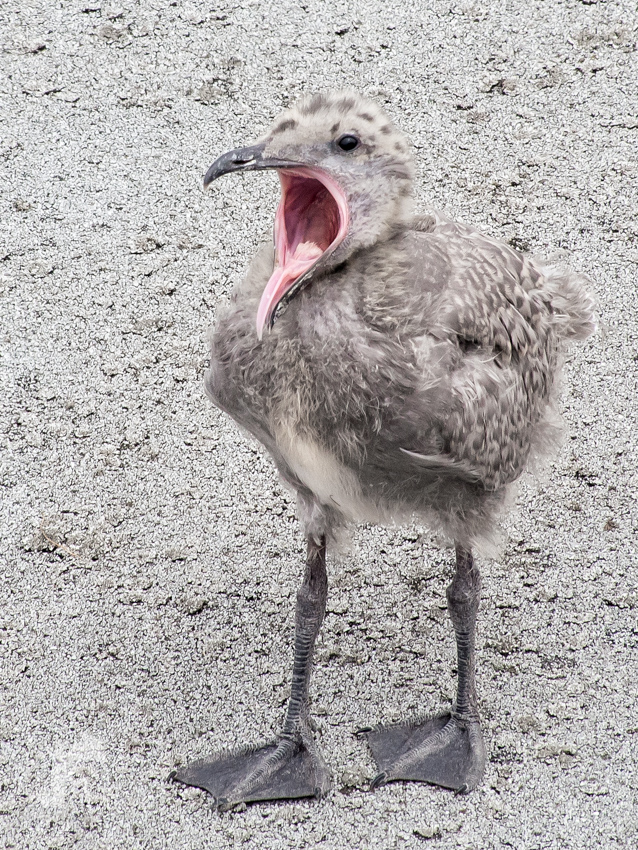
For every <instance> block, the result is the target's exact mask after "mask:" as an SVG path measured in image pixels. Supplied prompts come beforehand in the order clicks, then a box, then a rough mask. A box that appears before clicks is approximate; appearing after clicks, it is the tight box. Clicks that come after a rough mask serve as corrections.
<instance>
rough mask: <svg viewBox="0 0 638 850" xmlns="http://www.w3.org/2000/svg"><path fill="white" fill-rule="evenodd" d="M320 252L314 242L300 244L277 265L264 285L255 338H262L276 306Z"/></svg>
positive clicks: (312, 263)
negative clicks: (289, 255) (281, 263)
mask: <svg viewBox="0 0 638 850" xmlns="http://www.w3.org/2000/svg"><path fill="white" fill-rule="evenodd" d="M322 253H323V252H322V250H321V248H320V247H319V246H318V245H315V243H314V242H302V243H301V244H299V245H297V247H296V249H295V253H294V254H293V255H292V256H291V257H288V258H286V261H285V262H284V263H283V265H280V266H279V265H278V266H277V267H276V268H275V270H274V272H273V273H272V275H271V276H270V280H269V281H268V283H267V284H266V288H265V289H264V291H263V293H262V296H261V301H260V302H259V307H258V309H257V322H256V325H257V336H258V337H259V339H261V338H262V336H263V333H264V328H265V327H266V325H268V324H270V321H271V319H272V316H273V313H274V312H275V310H276V309H277V304H279V302H280V301H281V299H282V298H283V297H284V295H285V294H286V292H287V291H288V290H289V289H290V287H291V286H292V284H293V283H294V282H295V281H296V280H297V279H298V278H300V277H301V275H302V274H304V273H305V272H307V271H308V269H309V268H311V266H313V265H314V263H315V262H316V261H317V259H318V258H319V257H320V256H321V254H322Z"/></svg>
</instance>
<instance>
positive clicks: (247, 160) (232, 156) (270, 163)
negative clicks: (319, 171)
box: [204, 142, 299, 189]
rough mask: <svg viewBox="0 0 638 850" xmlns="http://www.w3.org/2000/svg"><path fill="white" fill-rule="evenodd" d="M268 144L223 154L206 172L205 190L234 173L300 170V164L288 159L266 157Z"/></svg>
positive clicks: (263, 143)
mask: <svg viewBox="0 0 638 850" xmlns="http://www.w3.org/2000/svg"><path fill="white" fill-rule="evenodd" d="M265 147H266V142H260V143H259V144H257V145H251V146H250V147H247V148H236V149H235V150H233V151H228V153H225V154H222V156H220V157H219V159H216V160H215V162H214V163H213V164H212V165H211V167H210V168H209V169H208V171H207V172H206V176H205V177H204V189H207V188H208V186H210V184H211V183H212V182H213V180H217V178H218V177H221V176H222V175H223V174H230V173H231V172H233V171H257V170H258V169H261V168H298V167H299V163H298V162H291V161H290V160H287V159H277V157H265V156H264V149H265Z"/></svg>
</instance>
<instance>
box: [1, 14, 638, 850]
mask: <svg viewBox="0 0 638 850" xmlns="http://www.w3.org/2000/svg"><path fill="white" fill-rule="evenodd" d="M0 19H1V20H2V35H1V43H2V59H1V62H2V70H3V74H2V77H1V78H0V98H1V99H0V127H1V133H0V167H1V168H2V183H3V192H2V196H1V198H0V204H1V216H2V223H3V227H2V243H1V244H0V299H1V301H0V304H1V307H0V339H1V370H2V377H1V381H2V383H1V386H2V388H3V389H2V397H1V399H0V435H1V436H0V440H1V443H0V445H1V456H0V483H1V485H2V488H1V490H0V492H1V493H2V499H1V504H0V529H1V531H0V536H1V544H0V546H1V559H2V560H1V564H0V567H1V573H2V582H1V586H0V597H1V604H0V629H1V631H0V635H1V643H0V658H1V660H2V666H3V672H2V678H1V682H2V686H1V688H0V694H1V698H2V703H3V706H2V711H1V714H0V764H2V767H3V771H2V778H1V780H0V836H1V837H2V839H3V840H2V841H0V843H3V844H4V846H5V847H7V848H38V850H41V848H64V850H66V848H91V850H92V849H93V848H116V847H117V848H120V847H126V848H164V847H166V848H169V847H170V848H180V850H190V848H227V847H239V846H248V847H253V846H254V847H259V848H299V847H309V848H312V847H322V848H323V847H325V848H353V847H357V848H359V847H361V848H367V847H372V846H374V847H380V848H395V847H396V848H416V847H421V846H428V847H429V846H431V847H434V848H437V850H438V848H457V847H458V848H465V850H470V848H475V850H484V849H485V848H500V847H515V848H517V850H534V849H535V848H570V850H571V848H591V847H601V848H620V847H623V848H633V847H636V846H638V805H637V803H638V768H637V765H638V720H637V718H636V713H635V704H636V701H637V699H638V685H637V679H638V677H637V675H636V674H637V669H638V656H637V645H638V626H637V625H636V611H637V609H638V587H637V582H636V573H635V570H633V569H632V568H633V567H634V566H635V555H634V551H633V549H634V544H635V540H636V535H637V532H638V509H637V507H636V503H637V496H638V493H637V486H636V485H637V481H636V474H635V471H634V459H635V456H636V449H637V445H636V443H637V436H636V434H637V431H638V429H637V428H636V391H637V390H638V382H637V366H638V363H637V359H638V357H637V351H638V348H637V330H636V311H637V307H638V304H637V300H638V299H637V295H636V266H637V263H638V223H637V221H636V217H635V209H636V207H637V206H638V191H637V189H638V187H637V176H638V165H637V159H636V144H637V141H638V114H637V109H636V104H637V103H638V67H637V65H638V63H637V61H636V57H637V53H636V40H637V37H638V28H637V25H638V16H637V15H636V11H635V4H634V3H633V2H630V0H624V2H603V0H600V2H596V0H583V2H577V0H555V2H551V3H550V2H542V0H528V1H527V2H522V0H518V2H515V0H509V2H505V0H504V2H500V3H492V4H489V3H474V2H458V3H457V2H454V0H446V2H443V0H422V2H410V0H407V2H405V0H404V2H402V3H395V4H389V3H385V2H381V0H366V2H361V0H354V2H351V3H349V4H348V5H347V7H344V6H343V5H342V4H337V3H321V2H318V0H305V2H304V3H295V2H292V0H278V2H274V0H267V2H256V0H251V2H247V3H245V4H243V5H234V4H232V3H230V2H228V0H216V2H215V3H202V2H200V3H182V2H172V3H169V2H167V0H139V2H134V0H123V2H122V3H121V4H117V3H116V4H115V5H109V4H108V3H102V2H101V0H64V2H54V0H39V1H38V2H36V0H22V1H21V2H20V3H18V2H17V0H5V2H4V3H3V4H2V8H1V9H0ZM344 84H349V85H353V86H355V87H356V88H358V89H360V90H363V91H365V92H366V93H368V94H371V95H373V96H376V97H378V98H379V99H380V100H381V101H382V102H384V103H385V104H386V105H387V109H388V110H389V112H390V114H391V115H392V116H394V117H395V118H396V120H397V121H398V123H399V124H400V125H401V126H402V127H403V129H404V130H405V131H406V132H407V133H408V134H409V135H410V136H411V138H412V139H413V141H414V144H415V148H416V153H417V155H418V162H419V176H418V197H419V202H420V204H421V205H422V206H426V205H432V206H435V207H439V208H442V209H444V210H445V211H447V212H448V213H449V214H451V215H453V216H456V217H459V218H462V219H464V220H466V221H469V222H472V223H474V224H477V225H478V226H480V227H481V228H483V229H484V230H486V231H488V232H489V233H491V234H494V235H496V236H498V237H500V238H502V239H505V240H508V241H510V242H511V243H512V244H514V245H516V246H517V247H519V248H521V249H523V250H527V251H530V252H532V253H535V254H538V255H543V256H545V257H551V258H552V259H554V260H557V261H560V262H564V263H566V264H569V265H571V266H572V267H574V268H576V269H579V270H582V271H584V272H586V273H587V274H589V275H590V276H591V278H592V280H593V281H594V289H595V291H596V292H597V295H598V297H599V300H600V318H601V330H600V332H599V333H598V335H597V336H596V337H595V338H593V339H592V340H591V341H589V342H588V344H586V345H584V346H580V347H578V348H574V349H573V350H572V351H571V352H570V355H569V358H568V362H567V365H566V370H565V371H566V375H565V380H564V391H563V396H562V402H561V404H562V411H563V415H564V418H565V421H566V440H565V443H564V446H563V448H562V451H561V452H560V454H559V455H558V457H557V458H556V459H555V460H554V461H553V462H552V463H551V464H550V465H549V467H548V469H547V470H546V471H545V473H544V474H543V476H542V477H541V478H540V479H538V478H535V479H532V478H531V477H530V478H528V479H526V480H525V481H523V483H522V485H521V487H520V488H519V493H518V499H517V504H516V507H515V509H514V511H513V512H512V513H511V514H510V515H509V517H508V518H507V519H506V521H505V532H506V534H505V542H504V544H503V552H502V555H501V557H500V558H499V559H498V560H497V561H485V562H483V563H482V570H483V575H484V600H483V604H482V612H481V619H480V624H479V636H478V647H479V671H478V673H479V699H480V707H481V711H482V714H483V717H484V721H485V734H486V742H487V746H488V749H489V761H488V766H487V770H486V775H485V780H484V782H483V784H482V786H481V787H480V789H479V790H477V791H475V792H474V793H473V794H471V795H469V796H467V797H454V796H453V795H452V794H450V793H449V792H446V791H443V790H441V789H435V788H432V787H428V786H423V785H416V784H395V785H391V786H387V787H384V788H382V789H380V790H379V791H377V792H374V793H372V792H370V791H369V790H368V788H367V782H368V780H369V778H370V777H371V776H372V775H373V773H374V766H373V764H372V761H371V759H370V755H369V752H368V750H367V748H366V746H365V744H364V743H363V742H360V741H358V740H357V739H356V738H355V737H354V736H353V734H352V732H353V730H354V729H355V728H356V727H357V725H359V724H361V723H375V722H377V721H379V720H381V719H382V718H383V719H392V718H395V717H398V716H399V715H401V714H406V713H410V712H414V711H432V710H435V709H436V708H437V707H439V706H440V705H441V704H444V703H446V702H447V701H449V699H450V698H451V696H452V694H453V687H454V678H453V675H452V671H453V664H454V645H453V639H452V632H451V628H450V626H449V624H448V620H447V616H446V613H445V610H444V606H445V586H446V583H447V581H448V580H449V576H450V573H451V566H452V560H453V553H452V550H451V549H449V548H446V547H445V545H443V546H441V545H440V541H437V540H434V539H432V537H431V536H430V535H429V534H428V533H427V532H426V531H424V530H423V529H419V528H400V529H394V528H391V529H378V528H361V529H358V530H357V531H356V533H355V534H354V536H353V545H352V549H351V551H350V552H348V553H346V554H344V555H342V556H340V557H338V558H332V559H331V561H330V574H331V595H330V600H329V614H328V616H327V618H326V622H325V625H324V629H323V632H322V635H321V637H320V641H319V645H318V659H317V667H316V675H315V677H314V679H313V695H314V702H313V712H314V715H315V717H316V719H317V725H318V729H319V732H318V735H319V738H320V741H321V746H322V748H323V751H324V754H325V755H326V758H327V760H328V762H329V763H330V765H331V766H332V768H333V770H334V777H335V782H334V790H333V791H332V792H331V794H330V795H329V796H328V798H327V799H325V800H323V801H320V802H314V801H313V802H302V803H295V804H289V803H279V804H268V805H263V806H251V807H249V808H248V809H247V810H246V811H244V812H238V813H229V814H224V815H220V814H218V813H217V812H216V811H215V809H214V807H213V805H212V803H211V800H210V798H209V797H208V796H207V795H205V794H204V793H203V792H200V791H197V790H192V789H190V790H189V789H184V788H181V787H178V786H176V785H173V784H171V783H169V782H167V781H166V778H167V775H168V773H169V772H170V771H171V770H172V769H173V768H174V767H175V766H176V765H179V764H181V763H183V762H184V761H185V760H187V759H190V758H192V757H197V756H201V755H204V754H206V753H208V752H210V751H211V750H213V749H215V748H218V747H219V746H221V745H223V744H228V743H232V742H248V741H252V742H259V741H263V740H266V739H268V738H269V737H271V736H272V735H273V732H274V731H275V730H276V729H277V728H278V724H279V723H280V720H281V717H282V706H283V705H284V703H285V699H286V693H287V687H288V684H287V683H288V677H289V667H290V663H291V636H292V629H293V606H294V595H295V590H296V587H297V584H298V582H299V580H300V576H301V571H302V557H303V541H302V539H301V535H300V532H299V528H298V526H297V523H296V520H295V518H294V505H293V503H292V500H291V497H290V495H289V494H287V493H286V492H285V491H283V490H282V488H281V486H280V484H279V482H278V480H277V478H276V476H275V474H274V471H273V468H272V466H271V464H270V462H269V461H268V459H267V458H265V457H263V456H262V455H261V454H260V452H259V451H258V450H257V448H256V447H255V446H253V445H251V444H250V443H249V442H248V441H247V440H246V439H245V438H244V437H243V436H242V435H240V434H239V433H238V431H237V430H236V429H235V427H234V426H233V425H232V423H231V422H229V421H228V419H227V418H225V417H224V416H222V415H221V414H219V413H218V412H217V411H216V410H215V409H214V408H213V407H212V406H211V405H210V403H209V402H208V401H207V400H206V398H205V396H204V392H203V386H202V375H203V371H204V369H205V364H206V357H207V351H206V334H207V329H208V327H209V326H210V325H211V324H212V322H213V321H214V318H215V311H216V307H217V305H218V303H219V302H220V299H221V298H222V297H223V296H224V295H225V294H226V293H227V292H228V291H229V289H230V288H231V287H232V285H233V283H234V282H235V281H236V280H237V279H238V277H239V276H240V275H241V274H242V270H243V269H244V268H245V265H246V263H247V260H248V258H249V256H250V255H251V254H252V252H253V251H254V249H255V246H256V245H257V243H258V242H259V241H260V240H261V239H262V237H263V235H264V234H267V233H268V231H269V229H270V226H271V222H272V217H273V211H274V205H275V202H276V196H277V189H276V178H275V177H274V176H273V175H246V176H245V177H235V178H232V179H231V178H228V179H226V180H223V181H220V182H219V184H216V185H215V186H214V189H213V191H211V192H210V193H208V194H204V193H203V191H202V185H201V181H202V176H203V174H204V172H205V170H206V168H207V166H208V165H209V164H210V162H212V160H213V159H214V158H215V157H216V156H218V155H219V154H220V153H222V152H224V151H225V150H227V149H229V148H230V147H233V146H236V145H239V144H242V143H248V142H250V141H253V140H255V139H256V138H257V137H258V135H259V134H260V133H261V132H262V131H263V129H264V128H265V127H266V126H267V125H268V124H269V123H270V121H271V119H272V118H273V117H274V116H275V115H276V114H277V113H278V111H279V110H280V109H281V108H282V107H283V106H285V105H286V104H288V103H289V102H290V101H291V100H293V99H295V98H296V97H297V96H298V95H299V94H301V93H302V92H305V91H308V90H317V89H325V88H332V87H340V86H342V85H344Z"/></svg>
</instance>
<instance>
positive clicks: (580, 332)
mask: <svg viewBox="0 0 638 850" xmlns="http://www.w3.org/2000/svg"><path fill="white" fill-rule="evenodd" d="M542 271H543V276H544V278H545V287H544V288H545V290H546V291H549V293H550V295H551V302H552V307H553V308H554V322H555V324H556V325H557V326H558V328H559V333H560V335H561V336H562V337H563V338H564V339H587V337H588V336H591V335H592V334H593V333H594V332H595V331H596V327H597V322H596V299H595V298H594V296H593V295H592V293H591V292H590V290H589V287H590V286H591V281H590V280H589V278H588V277H586V276H585V275H582V274H576V272H572V271H569V270H566V269H559V268H556V267H554V266H549V267H547V266H546V267H545V268H543V270H542Z"/></svg>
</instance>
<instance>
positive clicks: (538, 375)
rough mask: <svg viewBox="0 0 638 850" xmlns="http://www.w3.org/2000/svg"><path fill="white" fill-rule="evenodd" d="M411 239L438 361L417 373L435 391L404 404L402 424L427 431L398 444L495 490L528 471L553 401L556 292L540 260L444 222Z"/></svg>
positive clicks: (436, 467)
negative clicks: (549, 287)
mask: <svg viewBox="0 0 638 850" xmlns="http://www.w3.org/2000/svg"><path fill="white" fill-rule="evenodd" d="M410 239H411V242H412V244H411V248H410V253H411V256H412V258H413V259H412V262H413V263H414V265H413V268H414V282H415V284H416V286H417V288H418V289H419V290H420V291H421V292H422V293H424V295H423V297H424V298H425V301H427V302H429V309H427V310H426V312H425V315H424V317H423V319H422V321H423V323H424V327H423V330H425V331H426V339H427V340H428V341H429V355H430V356H432V355H434V356H436V358H437V362H436V364H433V363H432V362H430V363H428V364H427V365H426V366H424V365H421V366H420V368H421V369H422V370H424V374H425V378H426V384H427V386H428V387H429V389H427V388H426V390H425V391H421V392H415V393H414V394H413V395H412V396H411V397H408V398H405V399H403V400H402V410H401V418H402V421H403V423H404V425H405V423H406V422H410V423H415V422H420V423H421V425H420V427H418V428H414V427H413V428H412V430H411V434H408V433H405V430H406V429H405V427H404V428H403V430H404V433H403V434H401V435H399V434H397V436H398V437H399V436H400V439H401V442H400V443H399V447H400V449H401V450H402V452H403V454H404V456H405V455H406V454H407V456H408V457H410V458H412V460H413V462H414V464H415V467H419V468H421V469H424V470H425V469H429V470H432V471H433V472H434V471H436V472H440V473H442V474H443V473H445V471H447V472H448V473H449V474H453V475H455V476H457V477H459V478H462V479H464V480H467V481H479V482H481V483H482V484H483V486H484V487H486V489H491V490H495V489H498V488H499V487H501V486H502V485H503V484H506V483H508V482H509V481H513V480H514V479H515V478H517V477H518V476H519V475H520V473H521V471H522V470H523V468H524V466H525V464H526V462H527V459H528V456H529V453H530V450H531V448H532V445H533V443H534V441H535V438H536V436H537V435H538V433H539V432H540V429H539V423H540V422H541V420H542V418H543V415H544V411H545V409H546V407H547V403H548V400H549V398H550V395H551V390H552V375H553V373H554V370H555V366H556V359H557V343H558V339H557V335H556V333H555V331H554V325H553V307H552V301H551V292H549V291H547V289H546V288H545V286H544V278H543V274H542V271H541V270H540V268H539V267H537V266H536V265H535V264H534V262H533V261H531V260H530V259H528V258H527V257H525V256H523V255H522V254H520V253H519V252H518V251H515V250H514V249H512V248H510V247H509V246H508V245H505V244H503V243H500V242H498V241H496V240H493V239H490V238H489V237H486V236H483V235H482V234H480V233H478V232H477V231H475V230H473V229H471V228H469V227H465V226H464V225H461V224H457V223H455V222H451V221H449V220H447V219H444V218H443V217H438V218H437V217H435V216H432V217H429V218H425V219H424V220H422V223H420V226H417V229H416V231H415V232H414V233H413V234H412V235H411V236H410ZM422 315H423V314H422ZM413 321H416V318H414V319H413ZM417 385H418V383H417ZM398 430H399V431H401V428H399V429H398ZM437 444H438V448H437V450H434V451H433V447H436V446H437Z"/></svg>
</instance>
